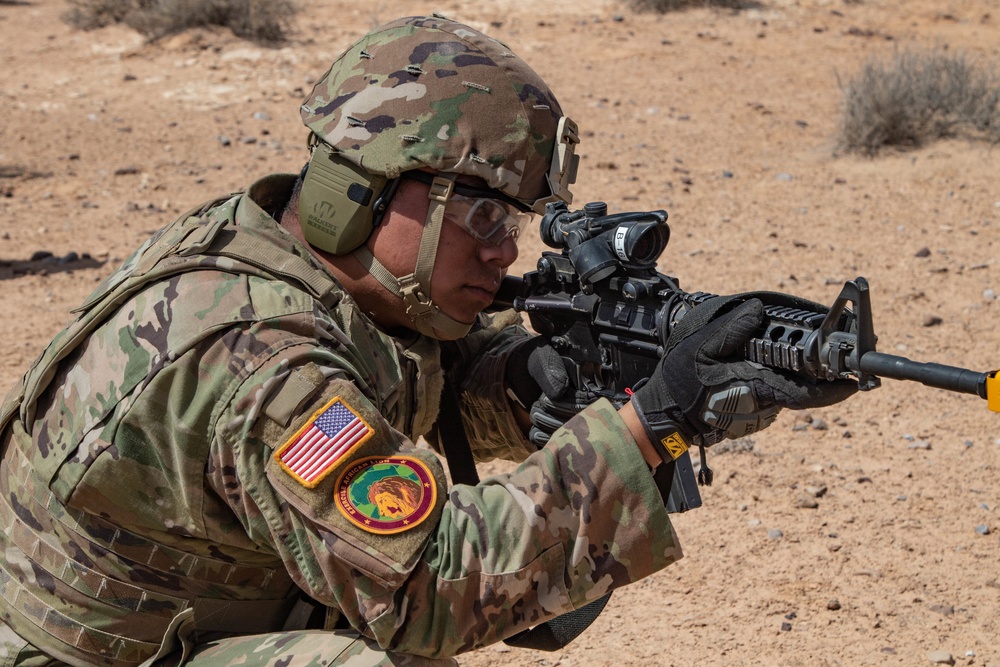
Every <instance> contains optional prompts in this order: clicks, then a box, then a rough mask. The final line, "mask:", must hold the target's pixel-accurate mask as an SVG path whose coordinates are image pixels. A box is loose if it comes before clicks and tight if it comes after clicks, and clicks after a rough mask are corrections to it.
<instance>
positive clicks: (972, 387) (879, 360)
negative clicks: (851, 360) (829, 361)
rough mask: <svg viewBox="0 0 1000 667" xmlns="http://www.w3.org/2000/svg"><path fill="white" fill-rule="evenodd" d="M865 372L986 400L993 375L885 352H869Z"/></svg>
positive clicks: (863, 364) (862, 361)
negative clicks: (987, 382)
mask: <svg viewBox="0 0 1000 667" xmlns="http://www.w3.org/2000/svg"><path fill="white" fill-rule="evenodd" d="M859 365H860V367H861V368H860V369H859V370H861V371H863V372H865V373H871V374H872V375H876V376H878V377H883V378H893V379H896V380H915V381H917V382H920V383H922V384H925V385H927V386H928V387H937V388H938V389H947V390H948V391H957V392H959V393H962V394H973V395H975V396H979V397H980V398H986V381H987V380H988V379H989V377H990V373H979V372H976V371H971V370H969V369H967V368H959V367H957V366H946V365H944V364H935V363H924V362H920V361H913V360H912V359H907V358H906V357H899V356H896V355H894V354H885V353H884V352H874V351H872V352H866V353H865V354H863V355H861V359H859Z"/></svg>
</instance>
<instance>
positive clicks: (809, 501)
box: [795, 494, 819, 510]
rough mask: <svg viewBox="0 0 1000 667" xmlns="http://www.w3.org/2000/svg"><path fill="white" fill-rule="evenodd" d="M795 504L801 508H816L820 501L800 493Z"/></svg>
mask: <svg viewBox="0 0 1000 667" xmlns="http://www.w3.org/2000/svg"><path fill="white" fill-rule="evenodd" d="M795 506H796V507H798V508H799V509H807V510H814V509H816V508H817V507H819V502H818V501H817V500H816V499H815V498H811V497H809V496H807V495H804V494H799V496H798V497H797V498H796V499H795Z"/></svg>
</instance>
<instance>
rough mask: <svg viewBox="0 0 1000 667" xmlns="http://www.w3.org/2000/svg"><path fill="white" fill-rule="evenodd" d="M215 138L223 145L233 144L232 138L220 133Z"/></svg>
mask: <svg viewBox="0 0 1000 667" xmlns="http://www.w3.org/2000/svg"><path fill="white" fill-rule="evenodd" d="M217 139H218V140H219V143H220V144H222V145H223V146H231V145H232V144H233V140H232V139H230V138H229V137H227V136H226V135H224V134H220V135H219V136H218V137H217Z"/></svg>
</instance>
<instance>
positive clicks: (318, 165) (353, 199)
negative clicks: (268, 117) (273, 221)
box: [299, 143, 386, 255]
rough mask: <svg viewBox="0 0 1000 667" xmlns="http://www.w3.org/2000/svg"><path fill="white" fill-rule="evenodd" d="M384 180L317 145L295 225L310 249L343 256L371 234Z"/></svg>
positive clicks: (308, 169) (380, 176) (323, 145)
mask: <svg viewBox="0 0 1000 667" xmlns="http://www.w3.org/2000/svg"><path fill="white" fill-rule="evenodd" d="M385 186H386V178H385V176H382V175H380V174H371V173H369V172H367V171H365V170H364V169H362V168H361V167H358V166H357V165H355V164H354V163H353V162H350V161H349V160H347V159H345V158H343V157H341V156H339V155H337V154H336V153H335V152H334V151H333V150H332V149H331V148H330V146H328V145H326V144H323V143H320V144H318V145H317V146H316V147H315V148H314V149H313V154H312V159H310V161H309V165H308V167H307V168H306V175H305V177H304V178H303V179H302V189H301V191H300V194H299V222H300V223H301V225H302V234H303V236H304V237H305V239H306V241H307V242H309V244H310V245H313V246H315V247H317V248H319V249H321V250H325V251H326V252H329V253H331V254H334V255H346V254H347V253H349V252H351V251H353V250H354V249H355V248H357V247H358V246H360V245H361V244H362V243H364V242H365V240H367V239H368V236H369V235H370V234H371V233H372V228H373V221H372V208H373V207H374V205H375V202H376V201H377V200H378V199H379V196H380V195H381V193H382V190H383V189H384V188H385Z"/></svg>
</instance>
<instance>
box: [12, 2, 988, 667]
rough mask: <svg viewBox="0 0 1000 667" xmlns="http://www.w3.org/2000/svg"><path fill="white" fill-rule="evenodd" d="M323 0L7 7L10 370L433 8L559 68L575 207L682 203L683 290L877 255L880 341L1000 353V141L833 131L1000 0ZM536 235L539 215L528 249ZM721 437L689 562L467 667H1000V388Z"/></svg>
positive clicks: (862, 399)
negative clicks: (843, 109) (296, 5)
mask: <svg viewBox="0 0 1000 667" xmlns="http://www.w3.org/2000/svg"><path fill="white" fill-rule="evenodd" d="M301 4H302V10H301V12H300V15H299V17H298V21H297V26H298V29H297V31H296V33H295V34H294V35H293V38H292V40H291V41H290V42H289V44H287V45H286V46H284V47H282V48H278V49H269V48H262V47H259V46H255V45H253V44H251V43H248V42H245V41H242V40H239V39H237V38H235V37H233V36H232V35H231V34H229V33H227V32H225V31H222V30H194V31H190V32H187V33H184V34H182V35H179V36H176V37H172V38H168V39H164V40H162V41H160V42H158V43H155V44H146V43H144V41H143V39H142V38H141V37H140V36H138V35H137V34H135V33H134V32H132V31H130V30H128V29H127V28H124V27H110V28H104V29H101V30H98V31H94V32H88V33H83V32H79V31H76V30H73V29H71V28H70V27H68V26H67V25H65V24H64V23H63V22H62V21H61V20H60V18H59V17H60V14H61V12H63V11H64V10H65V8H66V6H65V4H64V3H63V2H60V1H57V0H27V1H24V2H19V3H17V4H13V5H9V4H7V3H4V4H3V5H2V6H0V62H2V64H3V72H2V74H0V114H2V120H0V195H2V196H0V339H2V340H3V341H4V343H3V345H2V346H0V385H3V386H4V387H7V386H9V385H10V384H12V383H13V382H15V381H16V380H17V379H18V378H19V377H20V374H21V373H22V372H23V371H24V369H25V368H26V366H27V365H28V364H29V363H30V361H31V360H32V359H33V358H34V357H35V356H36V355H37V354H38V353H39V352H40V351H41V349H42V347H43V346H44V344H45V343H46V342H47V341H48V339H49V338H50V337H51V336H52V335H53V334H54V333H55V332H56V331H58V330H59V329H60V328H61V327H62V326H63V325H64V324H65V323H66V322H67V321H68V319H69V312H68V311H69V310H70V309H71V308H73V307H74V306H76V305H77V304H79V303H80V302H81V301H82V300H83V299H84V297H85V296H86V295H87V294H88V293H89V292H90V291H91V290H92V289H93V287H94V286H95V285H96V284H97V282H98V281H99V280H100V279H101V278H102V277H103V276H104V275H106V274H107V273H108V272H110V271H111V270H112V268H113V267H114V266H115V265H117V263H118V262H120V261H121V259H122V258H124V257H125V256H127V255H128V253H129V252H130V251H131V250H132V248H133V247H135V246H136V245H138V244H139V243H140V242H141V240H142V239H144V238H145V237H146V236H147V235H149V234H150V233H151V232H152V231H154V230H155V229H157V228H159V227H160V226H162V225H163V224H165V223H167V222H169V221H170V220H172V219H173V217H175V216H176V215H177V214H178V213H180V212H181V211H183V210H186V209H188V208H190V207H191V206H193V205H194V204H196V203H198V202H200V201H202V200H205V199H208V198H210V197H212V196H215V195H217V194H223V193H226V192H229V191H235V190H238V189H240V188H242V187H245V186H246V185H248V184H249V183H250V182H251V181H253V180H254V179H255V178H257V177H258V176H261V175H264V174H266V173H270V172H276V171H293V170H297V169H299V168H300V167H301V165H302V164H303V162H304V161H305V159H306V158H305V156H306V150H305V138H306V132H305V130H304V128H303V127H302V126H301V125H300V123H299V119H298V105H299V103H300V102H301V100H302V98H303V97H304V95H305V94H306V93H307V92H308V91H309V90H310V88H311V84H312V83H313V82H314V81H315V79H316V78H317V77H318V76H319V75H320V74H322V72H323V71H324V70H325V69H326V68H327V67H328V66H329V63H330V62H331V61H332V59H333V58H334V57H335V56H336V55H337V54H338V53H339V52H340V51H341V50H343V49H344V48H346V47H347V46H348V45H349V44H350V42H351V41H352V40H353V39H354V38H356V37H357V36H359V35H361V34H362V33H364V32H365V31H366V30H368V29H369V28H371V27H372V26H373V25H376V24H378V23H381V22H384V21H387V20H390V19H392V18H395V17H397V16H402V15H409V14H416V13H424V12H429V11H442V12H444V13H445V14H447V15H450V16H452V17H454V18H458V19H461V20H464V21H466V22H468V23H471V24H473V25H476V26H477V27H480V28H482V29H484V30H486V31H488V32H490V33H491V34H493V35H495V36H497V37H499V38H501V39H503V40H504V41H506V42H507V43H509V44H510V45H511V46H512V48H513V49H514V50H515V51H516V52H518V53H519V54H520V55H522V56H523V57H524V58H525V59H526V60H528V61H529V62H530V63H531V64H532V65H533V66H534V68H535V69H536V70H537V71H538V72H539V73H541V74H542V76H543V77H545V78H546V79H547V80H548V81H550V82H551V83H552V86H553V88H554V89H555V91H556V93H557V94H558V96H559V97H560V99H561V101H562V104H563V107H564V109H565V110H566V111H567V113H568V114H569V115H570V116H572V117H573V118H574V119H575V120H576V121H577V122H578V123H579V125H580V127H581V130H582V133H583V144H582V145H581V152H582V153H583V155H584V158H583V166H582V170H581V174H580V179H579V182H578V185H577V187H576V195H577V203H580V204H582V203H584V202H587V201H592V200H605V201H607V202H609V203H610V205H611V209H612V210H613V211H621V210H647V209H653V208H664V209H666V210H667V211H668V212H669V214H670V224H671V227H672V232H673V235H672V241H671V244H670V247H669V248H668V249H667V251H666V253H665V254H664V255H663V258H662V262H661V266H660V268H661V270H663V271H665V272H668V273H670V274H671V275H674V276H677V277H679V278H680V280H681V284H682V286H685V287H687V288H689V289H700V290H705V291H713V292H717V293H730V292H736V291H742V290H748V289H771V290H782V291H787V292H793V293H796V294H799V295H801V296H804V297H808V298H811V299H814V300H817V301H821V302H824V303H830V302H832V300H833V299H834V297H835V296H836V294H837V292H838V289H839V285H840V284H841V283H842V281H843V280H845V279H850V278H854V277H856V276H859V275H862V276H865V277H867V278H868V279H869V281H870V282H871V285H872V292H873V300H874V308H875V325H876V331H877V333H878V334H879V337H880V343H879V344H880V349H882V350H884V351H887V352H892V353H895V354H902V355H906V356H909V357H911V358H914V359H918V360H924V361H939V362H943V363H949V364H956V365H962V366H966V367H969V368H972V369H976V370H987V369H989V368H991V367H997V366H1000V349H998V345H997V343H998V341H1000V335H998V334H997V332H996V329H995V326H996V323H997V320H998V309H1000V304H998V303H997V301H996V296H995V295H996V294H997V293H998V292H1000V265H998V263H997V256H998V250H1000V242H998V234H1000V187H998V185H997V173H998V167H1000V154H998V153H997V151H996V150H991V148H990V147H989V146H986V145H983V144H978V143H973V142H969V141H966V140H961V139H955V140H949V141H946V142H938V143H934V144H931V145H928V146H925V147H923V148H920V149H918V150H911V151H906V152H892V153H889V154H886V155H883V156H881V157H878V158H876V159H868V158H862V157H855V156H844V155H838V154H837V152H836V150H835V148H836V147H835V136H836V128H837V123H838V120H839V115H840V107H839V105H840V103H841V91H840V88H839V85H838V79H839V80H846V79H847V78H849V77H851V76H853V75H854V73H855V72H857V70H858V68H859V67H860V65H861V63H862V62H864V60H865V59H866V58H867V57H868V56H869V55H871V54H891V53H892V51H893V49H899V48H908V47H916V48H922V47H931V46H943V47H947V48H949V49H955V50H959V49H961V50H965V51H967V52H968V53H969V54H971V55H973V56H975V57H978V58H982V59H984V60H987V61H990V60H992V61H994V62H997V61H1000V2H998V1H997V0H907V1H905V2H904V1H902V0H894V1H893V0H854V1H850V2H848V1H845V0H798V1H793V0H761V1H760V3H759V5H757V6H756V7H754V8H751V9H746V10H743V11H739V12H729V11H714V10H710V9H697V10H691V11H686V12H681V13H673V14H668V15H650V14H637V13H635V12H633V11H631V10H630V9H629V8H628V7H627V6H626V4H625V3H624V1H612V0H575V1H571V0H548V1H547V2H544V3H530V2H527V1H526V0H493V1H492V2H486V1H478V0H440V1H439V2H436V3H431V2H426V1H424V0H409V1H407V2H404V1H403V0H384V1H382V2H371V3H349V2H346V1H343V0H329V1H321V0H301ZM540 250H541V246H540V243H538V242H537V241H536V240H535V239H534V238H532V239H530V241H526V242H525V243H524V244H523V245H522V251H521V257H520V259H519V260H518V263H517V264H516V265H515V267H514V269H515V270H517V271H527V270H530V269H531V268H532V267H533V265H534V258H536V257H537V255H538V253H539V252H540ZM45 253H51V255H46V254H45ZM744 444H746V445H749V444H751V443H744ZM711 460H712V462H713V464H714V468H715V471H716V476H717V480H718V481H717V482H716V484H715V485H714V486H713V487H711V488H709V489H705V490H704V492H703V495H704V499H705V505H704V506H703V507H702V508H700V509H698V510H697V511H694V512H690V513H687V514H684V515H681V516H677V517H676V526H677V528H678V531H679V533H680V535H681V538H682V540H683V544H684V546H685V550H686V558H685V559H683V560H682V561H681V562H679V563H677V564H676V565H675V566H673V567H671V568H669V569H667V570H666V571H664V572H662V573H660V574H659V575H657V576H655V577H652V578H650V579H648V580H646V581H644V582H641V583H640V584H637V585H635V586H633V587H631V588H629V589H626V590H623V591H620V592H618V593H616V594H615V595H614V597H613V598H612V601H611V603H610V605H609V607H608V609H607V610H606V612H605V613H604V614H603V616H601V617H600V619H599V620H598V621H597V622H596V623H595V625H594V626H593V627H592V628H591V629H590V630H589V631H588V632H587V633H586V634H585V635H584V636H583V637H581V638H580V639H578V640H577V641H576V642H575V643H573V644H572V645H570V646H569V647H567V648H566V649H564V650H562V651H559V652H556V653H548V654H547V653H539V652H534V651H524V650H517V649H510V648H507V647H503V646H498V647H490V648H487V649H485V650H483V651H481V652H479V653H477V654H473V655H469V656H466V657H463V659H462V660H461V663H462V664H463V665H467V666H470V667H471V666H485V665H494V664H504V665H507V666H508V667H522V666H530V665H543V666H555V665H563V666H570V665H580V666H583V665H587V666H588V667H590V666H600V665H614V666H616V667H621V666H624V665H695V664H697V665H701V666H722V665H822V666H834V665H837V666H840V665H843V666H847V665H884V664H885V665H924V664H931V663H932V660H935V659H936V660H944V659H945V656H943V655H941V653H942V652H943V653H944V654H948V655H950V656H951V658H950V659H951V660H953V661H954V664H961V665H993V666H994V667H996V666H998V665H1000V618H998V614H1000V475H998V473H1000V415H997V414H992V413H989V412H988V411H987V409H986V405H985V402H984V401H982V400H980V399H978V398H975V397H971V396H960V395H954V394H949V393H946V392H943V391H938V390H933V389H929V388H925V387H922V386H920V385H916V384H913V383H901V382H896V381H891V380H887V381H885V383H884V386H883V387H882V388H880V389H879V390H877V391H874V392H871V393H867V394H864V395H859V396H857V397H855V398H853V399H852V400H850V401H848V402H846V403H844V404H841V405H838V406H835V407H832V408H828V409H825V410H817V411H815V412H813V413H812V414H810V415H801V414H794V413H786V414H783V415H782V416H781V417H780V418H779V420H778V421H777V423H776V424H775V425H774V426H773V427H772V428H771V429H769V430H768V431H766V432H764V433H762V434H758V435H757V436H755V437H754V438H753V440H752V447H750V446H745V447H742V448H741V449H740V450H739V451H731V452H729V453H720V454H717V455H715V456H713V457H712V459H711ZM494 469H499V468H498V467H492V468H489V469H484V470H483V471H482V472H483V473H484V474H485V473H487V472H489V471H490V470H494ZM810 501H815V502H810ZM809 505H815V506H813V507H810V506H809Z"/></svg>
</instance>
